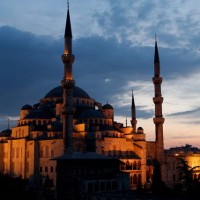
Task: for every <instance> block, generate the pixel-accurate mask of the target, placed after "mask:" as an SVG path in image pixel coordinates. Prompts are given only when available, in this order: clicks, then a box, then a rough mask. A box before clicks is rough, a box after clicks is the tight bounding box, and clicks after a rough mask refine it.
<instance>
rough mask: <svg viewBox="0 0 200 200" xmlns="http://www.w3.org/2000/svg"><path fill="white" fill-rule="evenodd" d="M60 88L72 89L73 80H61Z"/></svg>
mask: <svg viewBox="0 0 200 200" xmlns="http://www.w3.org/2000/svg"><path fill="white" fill-rule="evenodd" d="M61 85H62V88H64V89H72V88H73V87H74V86H75V81H74V80H73V79H72V80H62V82H61Z"/></svg>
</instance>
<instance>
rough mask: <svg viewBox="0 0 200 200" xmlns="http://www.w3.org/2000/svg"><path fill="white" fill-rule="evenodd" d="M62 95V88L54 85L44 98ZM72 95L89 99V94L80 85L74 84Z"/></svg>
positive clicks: (60, 96)
mask: <svg viewBox="0 0 200 200" xmlns="http://www.w3.org/2000/svg"><path fill="white" fill-rule="evenodd" d="M62 96H63V89H62V87H61V86H58V87H55V88H53V89H52V90H50V91H49V92H48V93H47V94H46V95H45V96H44V98H62ZM73 96H74V97H77V98H85V99H91V98H90V96H89V95H88V94H87V92H85V91H84V90H83V89H81V88H80V87H77V86H74V90H73Z"/></svg>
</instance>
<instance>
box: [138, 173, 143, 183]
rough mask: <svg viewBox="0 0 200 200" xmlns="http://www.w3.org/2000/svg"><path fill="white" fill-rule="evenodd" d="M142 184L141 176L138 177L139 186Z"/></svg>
mask: <svg viewBox="0 0 200 200" xmlns="http://www.w3.org/2000/svg"><path fill="white" fill-rule="evenodd" d="M141 183H142V176H141V174H139V175H138V185H141Z"/></svg>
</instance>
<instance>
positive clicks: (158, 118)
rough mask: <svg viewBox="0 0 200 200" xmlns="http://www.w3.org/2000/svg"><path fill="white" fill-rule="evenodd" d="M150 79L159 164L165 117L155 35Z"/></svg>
mask: <svg viewBox="0 0 200 200" xmlns="http://www.w3.org/2000/svg"><path fill="white" fill-rule="evenodd" d="M152 81H153V83H154V91H155V97H154V98H153V102H154V104H155V117H154V118H153V121H154V124H155V132H156V141H155V142H156V143H155V144H156V152H155V153H156V155H155V158H156V159H157V161H158V162H159V163H160V164H162V163H163V162H164V142H163V123H164V120H165V119H164V118H163V115H162V103H163V97H162V94H161V84H162V77H160V60H159V53H158V47H157V40H156V37H155V53H154V77H153V78H152Z"/></svg>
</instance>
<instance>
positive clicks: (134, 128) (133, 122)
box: [131, 90, 137, 133]
mask: <svg viewBox="0 0 200 200" xmlns="http://www.w3.org/2000/svg"><path fill="white" fill-rule="evenodd" d="M135 113H136V111H135V101H134V96H133V90H132V104H131V125H132V127H133V133H135V132H136V124H137V120H136V114H135Z"/></svg>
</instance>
